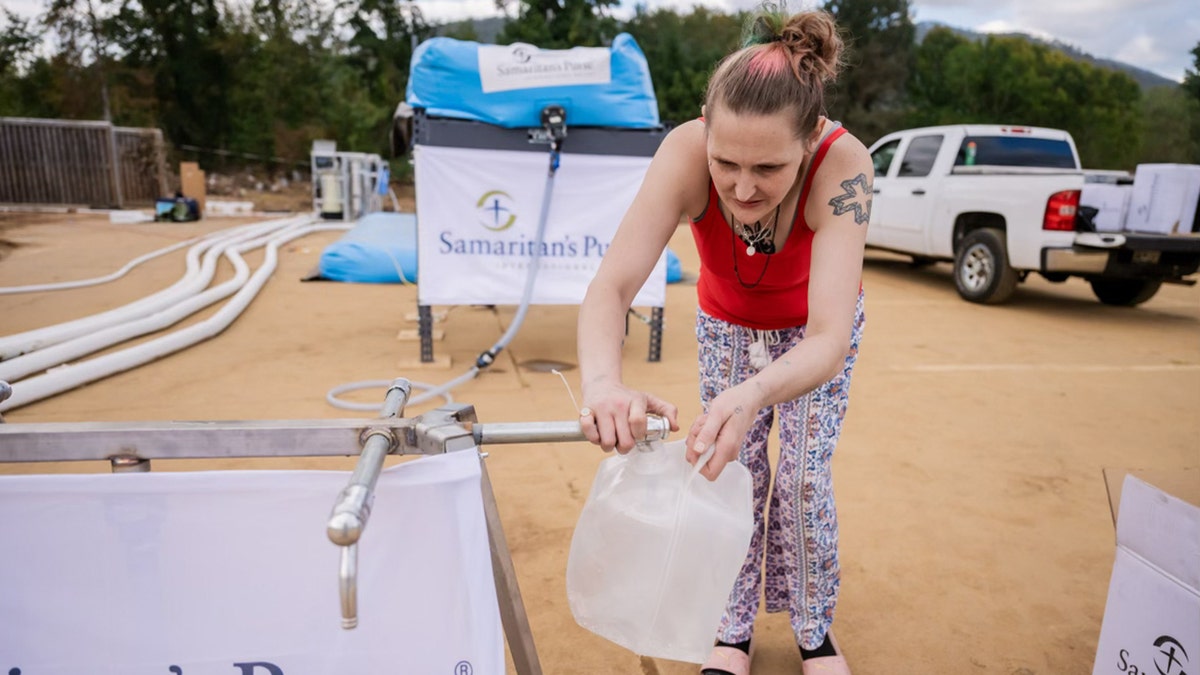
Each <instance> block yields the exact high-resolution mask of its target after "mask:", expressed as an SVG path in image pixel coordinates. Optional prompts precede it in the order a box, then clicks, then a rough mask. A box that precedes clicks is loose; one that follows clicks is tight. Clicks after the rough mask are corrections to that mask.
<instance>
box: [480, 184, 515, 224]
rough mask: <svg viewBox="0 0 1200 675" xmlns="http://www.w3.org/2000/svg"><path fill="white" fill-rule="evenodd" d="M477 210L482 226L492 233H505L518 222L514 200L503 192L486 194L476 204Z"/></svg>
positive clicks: (493, 191)
mask: <svg viewBox="0 0 1200 675" xmlns="http://www.w3.org/2000/svg"><path fill="white" fill-rule="evenodd" d="M475 208H476V209H478V210H479V214H480V219H479V222H480V224H481V225H483V226H484V227H485V228H487V229H489V230H491V231H492V232H503V231H504V230H507V229H508V228H510V227H512V226H513V223H515V222H517V213H516V211H515V210H514V209H513V198H512V197H510V196H508V193H506V192H504V191H502V190H491V191H489V192H485V193H484V194H483V196H482V197H480V198H479V201H477V202H475Z"/></svg>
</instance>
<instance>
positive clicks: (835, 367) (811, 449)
mask: <svg viewBox="0 0 1200 675" xmlns="http://www.w3.org/2000/svg"><path fill="white" fill-rule="evenodd" d="M747 35H748V38H747V39H746V40H745V43H746V46H745V47H743V48H742V49H740V50H739V51H737V52H735V53H733V54H731V55H730V56H728V57H727V58H726V59H724V60H723V61H722V62H721V64H720V65H719V66H718V67H717V69H716V71H715V72H714V73H713V76H712V77H711V79H710V80H709V84H708V90H707V92H706V94H705V101H704V107H703V109H702V117H701V118H700V119H698V120H693V121H690V122H687V123H685V124H682V125H680V126H679V127H677V128H676V129H674V130H672V131H671V133H670V134H668V135H667V137H666V138H665V139H664V140H663V142H662V145H661V146H660V148H659V150H658V152H657V154H656V155H655V157H654V159H653V161H652V162H651V164H650V166H649V168H648V170H647V172H646V177H645V180H644V182H643V184H642V186H641V188H640V190H639V191H638V194H637V196H636V197H635V199H634V201H633V203H632V204H631V206H630V208H629V211H628V212H627V213H626V215H625V217H624V219H623V220H622V222H621V225H620V228H619V229H618V231H617V234H616V236H615V237H614V239H613V242H612V246H611V248H610V249H609V250H608V253H607V255H605V256H604V261H603V263H602V264H601V266H600V269H599V271H598V272H597V274H596V278H595V279H594V280H593V282H592V284H591V286H590V287H589V288H588V292H587V295H586V297H585V299H584V301H583V304H582V307H581V308H580V314H579V361H580V369H581V377H582V388H583V401H584V405H585V408H584V409H583V411H582V412H583V416H582V420H581V422H582V426H583V428H584V433H585V434H586V435H587V437H588V439H589V440H590V441H592V442H593V443H596V444H598V445H600V446H601V447H602V448H603V449H604V450H606V451H608V450H612V449H616V450H617V451H618V452H628V451H629V450H630V449H632V448H633V446H634V443H635V439H637V438H640V437H642V436H643V435H644V432H645V417H646V414H647V413H656V414H659V415H663V416H665V417H666V418H667V419H668V420H669V421H670V423H671V427H672V429H678V423H677V421H676V416H677V409H676V407H675V406H674V405H672V404H670V403H668V402H666V401H664V400H662V399H660V398H657V397H655V396H654V395H652V394H649V393H646V392H640V391H634V390H631V389H629V388H627V387H625V386H624V385H623V384H622V381H621V341H622V333H623V329H624V316H625V313H626V312H627V310H628V309H629V306H630V303H631V302H632V299H633V297H634V295H635V294H636V292H637V290H638V289H639V288H640V287H641V285H642V284H643V283H644V282H645V280H646V278H647V276H648V275H649V273H650V271H651V269H652V268H653V266H654V264H655V261H656V260H657V259H658V257H659V255H660V254H661V253H662V251H663V249H664V248H665V247H666V245H667V242H668V240H669V239H670V237H671V235H672V233H673V232H674V230H675V227H676V225H677V223H678V222H679V218H680V215H681V214H687V217H688V218H689V220H690V221H691V226H692V232H693V235H694V237H695V240H696V246H697V249H698V251H699V253H700V262H701V270H700V279H699V283H698V287H697V291H698V295H699V311H698V313H697V320H696V336H697V339H698V340H699V355H700V358H699V361H700V364H699V365H700V389H701V401H702V403H703V405H704V411H705V412H704V414H702V415H701V416H700V417H699V418H698V419H696V420H695V422H694V423H693V424H692V426H691V429H690V430H689V432H688V435H687V447H688V455H687V456H688V461H690V462H692V463H693V464H695V463H696V462H697V461H698V460H699V458H700V456H701V455H702V454H703V453H704V451H705V450H706V449H707V448H709V447H710V446H712V445H715V446H716V448H715V452H714V453H713V455H712V456H711V458H710V459H708V461H707V463H706V465H705V466H704V467H703V468H702V470H701V473H702V474H703V475H704V476H705V477H706V478H708V479H709V480H715V479H716V477H717V476H718V475H719V474H720V473H721V470H722V469H723V468H724V467H725V465H726V464H727V463H728V462H731V461H733V460H735V459H737V460H740V461H741V462H742V463H743V464H744V465H745V466H746V467H747V468H748V469H749V470H750V472H751V475H752V476H753V480H754V497H755V507H756V508H755V511H756V514H755V521H756V523H755V524H756V526H757V528H756V531H755V533H754V536H753V538H752V539H751V544H750V551H749V553H748V555H747V558H746V563H745V565H744V566H743V568H742V571H741V573H740V575H739V577H738V580H737V583H736V584H735V586H734V589H733V591H732V593H731V594H730V599H729V604H728V606H727V608H726V611H725V614H724V616H723V617H722V619H721V623H720V626H718V627H717V635H716V637H717V644H716V647H715V648H714V650H713V654H712V656H711V658H710V659H709V661H708V662H707V663H706V664H705V665H704V667H703V668H704V669H703V670H702V672H704V673H731V674H733V675H743V674H744V673H748V672H749V669H750V656H749V652H750V643H751V632H752V630H753V623H754V618H755V615H756V613H757V611H758V603H759V594H760V590H761V588H762V577H763V575H762V569H763V556H764V550H765V551H766V563H765V569H766V575H765V576H766V588H765V594H766V602H767V611H768V612H777V611H784V610H787V611H788V612H789V613H790V617H791V625H792V629H793V632H794V634H795V637H796V641H797V644H798V646H799V647H800V651H801V657H802V659H803V668H804V671H803V672H804V673H806V674H816V673H849V670H848V668H847V667H846V664H845V661H844V660H843V659H842V657H841V656H840V654H838V652H837V650H836V647H835V645H834V644H833V641H832V638H831V636H830V633H829V628H830V625H831V624H832V622H833V612H834V605H835V604H836V601H837V591H838V581H839V568H838V559H837V520H836V513H835V510H834V503H833V490H832V481H831V478H830V460H831V458H832V453H833V447H834V444H835V443H836V441H837V438H838V435H839V432H840V429H841V423H842V419H843V417H844V415H845V410H846V402H847V396H848V389H849V383H850V373H851V369H852V368H853V365H854V361H855V358H856V356H857V352H858V344H859V339H860V337H861V332H862V324H863V312H862V293H861V274H862V259H863V247H864V242H865V240H866V231H867V222H868V220H869V219H870V209H871V194H872V192H871V183H872V180H873V176H874V174H873V171H872V166H871V161H870V157H869V155H868V153H867V151H866V148H864V147H863V145H862V143H860V142H859V141H858V140H857V139H855V138H854V137H853V136H851V135H850V134H848V133H846V131H845V129H843V128H842V127H841V125H840V124H838V123H837V122H833V121H831V120H829V119H826V118H825V117H823V116H822V115H821V111H822V109H823V107H824V89H825V84H826V83H827V82H830V81H832V80H833V79H834V78H835V77H836V74H837V69H838V66H839V60H840V56H841V50H842V43H841V40H840V38H839V37H838V33H837V27H836V26H835V24H834V22H833V19H832V18H831V17H830V16H829V15H828V14H826V13H824V12H821V11H811V12H802V13H799V14H795V15H792V16H786V15H782V14H780V13H772V12H761V13H759V14H758V15H756V16H755V17H754V18H753V19H752V21H751V23H750V24H749V27H748V30H747ZM776 416H778V419H779V424H780V461H779V466H778V467H777V469H776V474H775V488H774V490H773V491H771V499H770V502H771V503H770V520H769V523H768V524H767V525H766V527H764V522H766V519H765V518H764V510H765V508H766V501H767V494H768V487H769V483H770V478H771V467H770V464H769V462H768V459H767V435H768V432H769V431H770V428H771V424H772V422H773V419H774V418H775V417H776Z"/></svg>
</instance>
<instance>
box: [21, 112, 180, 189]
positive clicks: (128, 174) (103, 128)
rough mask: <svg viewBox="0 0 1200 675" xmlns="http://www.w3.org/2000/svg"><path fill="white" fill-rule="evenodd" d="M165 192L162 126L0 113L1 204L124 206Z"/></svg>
mask: <svg viewBox="0 0 1200 675" xmlns="http://www.w3.org/2000/svg"><path fill="white" fill-rule="evenodd" d="M166 191H167V173H166V157H165V154H164V147H163V138H162V131H160V130H158V129H138V128H131V127H115V126H113V125H112V124H111V123H109V122H80V121H75V120H49V119H29V118H22V117H0V203H15V204H73V205H83V206H90V207H97V208H108V207H115V208H125V207H127V206H132V205H137V204H148V203H150V204H152V203H154V200H155V199H156V198H158V197H162V196H164V195H165V194H166Z"/></svg>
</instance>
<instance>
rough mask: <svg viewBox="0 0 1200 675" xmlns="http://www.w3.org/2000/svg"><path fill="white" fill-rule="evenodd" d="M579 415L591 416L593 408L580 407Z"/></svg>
mask: <svg viewBox="0 0 1200 675" xmlns="http://www.w3.org/2000/svg"><path fill="white" fill-rule="evenodd" d="M579 416H580V417H591V416H592V409H591V408H587V407H584V408H580V409H579Z"/></svg>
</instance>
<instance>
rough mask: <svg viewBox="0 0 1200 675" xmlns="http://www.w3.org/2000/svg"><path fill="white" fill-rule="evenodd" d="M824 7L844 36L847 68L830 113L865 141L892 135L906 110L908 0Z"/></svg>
mask: <svg viewBox="0 0 1200 675" xmlns="http://www.w3.org/2000/svg"><path fill="white" fill-rule="evenodd" d="M825 9H826V10H827V11H829V13H830V14H832V15H833V17H834V18H835V19H836V20H837V23H838V26H839V28H840V29H841V30H842V32H843V35H844V36H845V38H846V46H847V50H846V66H847V67H846V69H845V70H844V71H843V73H842V75H841V77H840V78H839V80H838V83H837V85H836V86H835V87H834V89H833V90H832V92H831V93H832V94H833V96H831V97H830V99H831V100H830V103H829V114H830V116H831V117H833V118H834V119H840V120H841V121H842V122H844V123H845V124H846V126H847V127H849V128H851V129H853V130H854V133H855V135H857V136H858V137H859V138H861V139H862V140H863V142H865V143H871V142H873V141H874V140H875V139H876V138H879V137H880V136H882V135H884V134H886V133H888V132H889V131H894V130H895V129H896V128H897V127H898V126H899V124H900V122H901V119H902V118H903V115H904V112H905V110H904V108H905V87H906V85H907V81H908V78H909V73H910V72H911V70H912V54H913V39H914V28H913V24H912V18H911V17H910V16H909V10H910V4H909V2H908V0H828V1H827V2H826V3H825Z"/></svg>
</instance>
